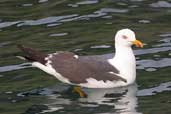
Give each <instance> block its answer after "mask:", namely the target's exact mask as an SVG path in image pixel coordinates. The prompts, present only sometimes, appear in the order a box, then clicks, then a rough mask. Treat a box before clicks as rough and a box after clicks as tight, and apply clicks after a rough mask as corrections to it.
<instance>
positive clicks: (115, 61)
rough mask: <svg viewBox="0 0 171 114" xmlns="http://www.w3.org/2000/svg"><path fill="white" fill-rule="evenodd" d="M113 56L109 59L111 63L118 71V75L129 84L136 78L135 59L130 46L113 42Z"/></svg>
mask: <svg viewBox="0 0 171 114" xmlns="http://www.w3.org/2000/svg"><path fill="white" fill-rule="evenodd" d="M115 49H116V52H115V56H114V58H112V59H109V63H110V64H112V65H113V66H114V67H116V68H117V69H118V70H119V71H120V74H119V75H120V76H121V77H123V78H124V79H126V80H127V84H131V83H133V82H134V81H135V78H136V61H135V56H134V54H133V50H132V48H131V47H126V46H125V47H124V46H122V47H121V46H118V45H116V44H115Z"/></svg>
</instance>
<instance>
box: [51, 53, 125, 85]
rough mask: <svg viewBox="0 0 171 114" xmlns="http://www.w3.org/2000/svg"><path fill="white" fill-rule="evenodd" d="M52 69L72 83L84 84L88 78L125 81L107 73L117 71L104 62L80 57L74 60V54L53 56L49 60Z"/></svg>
mask: <svg viewBox="0 0 171 114" xmlns="http://www.w3.org/2000/svg"><path fill="white" fill-rule="evenodd" d="M50 61H51V65H52V67H53V68H54V69H55V70H56V72H58V73H60V74H61V75H62V76H63V77H65V78H67V79H68V80H69V81H70V82H72V83H76V84H79V83H86V82H87V79H88V78H94V79H96V80H103V81H107V80H109V81H114V80H116V81H117V80H121V81H124V82H126V80H125V79H123V78H121V77H119V76H117V75H115V74H110V73H109V72H114V73H116V74H117V73H118V72H119V71H118V70H117V69H116V68H114V67H113V66H111V65H110V64H108V63H107V62H105V61H96V60H94V59H91V60H83V59H82V57H79V58H75V57H74V53H71V52H63V53H59V54H54V55H52V57H51V58H50Z"/></svg>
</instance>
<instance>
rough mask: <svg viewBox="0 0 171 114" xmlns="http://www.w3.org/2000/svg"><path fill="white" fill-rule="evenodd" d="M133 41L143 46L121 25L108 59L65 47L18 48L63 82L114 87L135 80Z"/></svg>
mask: <svg viewBox="0 0 171 114" xmlns="http://www.w3.org/2000/svg"><path fill="white" fill-rule="evenodd" d="M132 45H135V46H136V47H140V48H142V47H143V44H142V43H141V42H140V41H139V40H136V37H135V33H134V32H133V31H132V30H130V29H121V30H119V31H118V32H117V33H116V35H115V55H114V56H113V57H112V58H110V59H107V58H104V57H102V55H99V56H98V57H97V56H78V55H76V54H74V53H72V52H67V51H59V52H55V53H51V54H45V53H42V52H40V51H37V50H35V49H33V48H29V47H25V46H23V45H18V48H19V49H20V50H22V51H23V52H24V53H25V55H24V56H22V58H23V59H26V60H28V61H31V62H32V65H33V66H34V67H37V68H39V69H41V70H43V71H45V72H46V73H48V74H50V75H52V76H54V77H56V78H57V79H58V80H59V81H61V82H63V83H67V84H70V85H74V86H76V87H78V88H79V87H86V88H114V87H122V86H128V85H130V84H133V83H134V82H135V79H136V59H135V56H134V53H133V50H132ZM20 58H21V56H20ZM78 88H76V89H75V90H76V91H77V90H78ZM79 93H80V92H79ZM80 94H81V93H80Z"/></svg>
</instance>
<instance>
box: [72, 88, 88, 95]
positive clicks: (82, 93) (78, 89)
mask: <svg viewBox="0 0 171 114" xmlns="http://www.w3.org/2000/svg"><path fill="white" fill-rule="evenodd" d="M72 92H73V93H74V92H75V93H78V94H79V96H80V97H86V94H85V93H84V92H83V91H82V90H81V88H80V87H73V90H72Z"/></svg>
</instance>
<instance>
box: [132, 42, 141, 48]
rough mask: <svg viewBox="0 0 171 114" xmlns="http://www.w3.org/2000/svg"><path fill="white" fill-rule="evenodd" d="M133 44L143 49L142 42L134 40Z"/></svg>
mask: <svg viewBox="0 0 171 114" xmlns="http://www.w3.org/2000/svg"><path fill="white" fill-rule="evenodd" d="M132 44H134V45H135V46H136V47H140V48H142V47H143V44H142V42H141V41H139V40H134V41H132Z"/></svg>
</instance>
